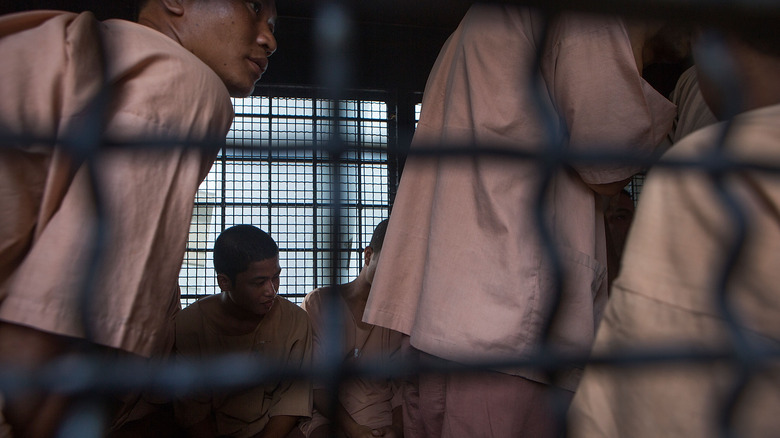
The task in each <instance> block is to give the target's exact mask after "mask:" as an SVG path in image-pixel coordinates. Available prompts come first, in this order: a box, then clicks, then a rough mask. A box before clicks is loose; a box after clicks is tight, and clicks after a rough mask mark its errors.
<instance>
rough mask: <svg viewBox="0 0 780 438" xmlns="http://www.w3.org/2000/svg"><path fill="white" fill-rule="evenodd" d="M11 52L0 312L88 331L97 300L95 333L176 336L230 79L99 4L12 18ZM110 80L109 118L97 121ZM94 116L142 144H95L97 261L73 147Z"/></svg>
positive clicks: (130, 347) (4, 111) (4, 86)
mask: <svg viewBox="0 0 780 438" xmlns="http://www.w3.org/2000/svg"><path fill="white" fill-rule="evenodd" d="M0 59H2V62H0V78H2V80H0V96H2V99H1V100H0V137H3V139H2V140H0V142H2V144H1V145H0V205H3V211H4V213H3V214H2V215H0V300H1V301H0V319H2V320H3V321H5V322H10V323H15V324H21V325H25V326H29V327H33V328H35V329H38V330H42V331H46V332H51V333H55V334H60V335H65V336H73V337H83V336H84V335H85V331H84V328H83V325H82V317H81V312H86V318H84V319H85V320H86V321H87V322H88V324H89V325H90V326H91V329H92V335H93V338H92V339H91V340H92V341H94V342H97V343H99V344H103V345H107V346H110V347H115V348H121V349H124V350H127V351H130V352H133V353H136V354H139V355H150V354H153V353H155V352H156V351H159V350H162V349H164V348H165V346H166V345H168V346H170V344H172V339H173V322H172V316H173V312H174V311H175V310H177V309H178V308H179V304H178V288H177V285H176V284H177V278H178V273H179V270H180V268H181V262H182V258H183V255H184V250H185V245H186V241H187V233H188V230H189V223H190V220H191V216H192V206H193V199H194V197H195V192H196V190H197V188H198V185H199V184H200V182H201V180H202V179H203V178H204V177H205V176H206V174H207V173H208V170H209V168H210V167H211V163H212V161H213V159H214V157H215V154H216V152H217V151H218V149H219V147H220V145H221V144H224V137H225V135H226V133H227V130H228V128H229V127H230V122H231V119H232V115H233V112H232V107H231V103H230V99H229V96H228V92H227V89H226V88H225V86H224V85H223V83H222V81H221V80H220V79H219V77H218V76H217V75H216V74H215V73H214V72H213V71H212V70H210V69H209V68H208V67H207V66H206V65H205V64H204V63H202V62H201V61H200V60H199V59H198V58H196V57H195V56H194V55H193V54H191V53H189V52H188V51H187V50H185V49H184V48H182V47H181V46H180V45H179V44H178V43H176V42H175V41H174V40H173V39H171V38H169V37H167V36H165V35H163V34H162V33H160V32H158V31H155V30H153V29H151V28H148V27H145V26H141V25H138V24H135V23H131V22H127V21H121V20H108V21H105V22H98V21H96V20H95V19H94V17H93V16H92V15H91V14H90V13H83V14H80V15H76V14H72V13H60V12H51V11H44V12H30V13H21V14H14V15H8V16H4V17H0ZM103 83H105V84H106V85H107V86H108V92H109V94H108V101H107V104H106V107H105V108H102V109H100V110H99V111H98V115H99V116H101V117H102V120H100V119H94V118H91V119H90V117H89V116H88V114H89V108H90V105H92V102H93V100H94V99H95V96H96V95H97V93H98V91H99V89H100V87H101V85H103ZM92 123H102V124H103V128H102V129H101V130H99V131H98V132H101V133H102V135H103V139H104V140H106V141H107V142H122V143H127V144H129V145H130V147H129V148H126V149H122V150H118V149H112V150H107V149H105V148H104V149H102V150H101V152H100V153H99V154H98V155H97V156H95V162H94V163H95V166H96V175H95V178H96V186H97V188H98V189H99V196H100V198H101V200H102V203H101V205H102V214H103V215H104V217H105V219H106V223H105V225H106V228H105V232H106V235H105V241H104V245H105V248H104V252H103V253H102V254H101V256H100V257H99V259H98V260H96V261H93V260H91V257H92V248H93V245H94V237H95V233H96V229H97V224H96V221H95V218H94V216H95V212H94V208H93V203H92V199H91V196H92V193H91V189H90V185H89V174H88V169H87V167H86V165H83V164H81V163H80V162H78V161H77V160H76V159H73V158H72V157H70V156H69V154H68V152H67V150H66V147H65V146H66V143H67V142H68V141H69V140H71V141H76V142H80V141H81V140H83V138H80V137H79V136H84V135H85V134H86V133H88V132H89V131H88V126H90V124H92ZM9 136H10V137H13V136H17V137H19V136H21V137H23V138H16V139H13V138H9ZM24 137H27V138H24ZM30 137H34V138H36V139H39V140H40V141H35V142H33V141H31V140H30ZM163 139H168V140H175V142H174V144H178V145H197V146H203V142H204V141H205V142H208V143H209V145H208V147H205V148H201V149H197V148H191V149H185V148H182V147H162V146H161V145H160V142H161V140H163ZM147 140H151V142H150V143H148V144H147V146H149V147H141V146H140V145H139V143H140V142H145V141H147ZM47 141H48V142H47ZM81 144H83V142H82V143H81ZM90 272H91V273H94V274H96V275H97V277H96V279H95V283H94V291H95V294H94V296H93V297H92V299H91V300H90V304H89V305H88V306H86V307H84V306H80V303H79V294H80V292H81V291H82V289H83V288H84V287H85V284H84V281H85V279H86V278H88V274H89V273H90Z"/></svg>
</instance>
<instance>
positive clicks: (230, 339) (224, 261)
mask: <svg viewBox="0 0 780 438" xmlns="http://www.w3.org/2000/svg"><path fill="white" fill-rule="evenodd" d="M214 270H215V271H216V272H217V283H218V284H219V288H220V289H221V291H222V292H221V293H220V294H219V295H211V296H208V297H206V298H202V299H200V300H198V301H196V302H195V303H193V304H192V305H190V306H188V307H187V308H186V309H184V310H182V311H181V312H180V313H179V314H178V315H177V317H176V348H175V350H176V358H177V360H179V361H183V362H187V361H192V360H195V361H197V360H202V359H206V358H209V357H214V356H218V355H226V354H234V355H241V356H245V357H247V358H258V359H261V360H264V361H268V362H270V363H273V364H278V365H284V366H285V367H286V368H289V369H291V370H292V369H301V368H303V367H307V366H309V365H310V364H311V350H312V336H311V324H310V323H309V318H308V316H307V315H306V312H305V311H303V309H301V308H300V307H298V306H296V305H295V304H294V303H291V302H290V301H288V300H287V299H285V298H284V297H280V296H278V295H277V291H278V290H279V283H280V281H281V280H280V276H281V273H282V268H281V267H280V266H279V247H278V246H277V245H276V242H274V240H273V239H272V238H271V236H269V235H268V234H267V233H265V232H264V231H262V230H261V229H259V228H257V227H255V226H252V225H236V226H234V227H230V228H228V229H227V230H225V231H223V232H222V234H220V235H219V237H218V238H217V240H216V242H215V243H214ZM224 372H225V373H230V370H229V369H228V370H224ZM175 407H176V409H175V411H176V419H177V421H178V422H179V424H180V425H181V426H182V427H183V428H184V429H185V430H186V431H187V436H189V437H193V438H196V437H203V438H210V437H215V436H219V437H235V438H253V437H259V438H282V437H285V436H287V434H288V433H289V432H290V431H291V430H293V428H294V427H295V424H296V422H297V421H298V420H299V418H301V417H309V416H310V415H311V409H312V390H311V383H310V382H308V381H305V380H273V381H266V382H263V383H262V384H261V385H257V386H254V387H251V388H237V389H232V390H229V391H227V390H223V389H219V388H217V389H213V390H210V391H204V392H202V393H197V394H189V395H183V396H181V397H179V398H178V399H177V401H176V404H175Z"/></svg>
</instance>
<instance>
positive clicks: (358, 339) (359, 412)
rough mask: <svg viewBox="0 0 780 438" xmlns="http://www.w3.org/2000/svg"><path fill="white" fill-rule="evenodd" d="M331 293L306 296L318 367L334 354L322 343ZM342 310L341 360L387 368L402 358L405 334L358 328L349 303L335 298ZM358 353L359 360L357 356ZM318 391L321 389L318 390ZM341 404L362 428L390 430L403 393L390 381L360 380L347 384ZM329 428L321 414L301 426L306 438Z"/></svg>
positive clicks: (320, 291) (341, 393) (341, 391)
mask: <svg viewBox="0 0 780 438" xmlns="http://www.w3.org/2000/svg"><path fill="white" fill-rule="evenodd" d="M330 291H331V289H327V288H325V289H315V290H313V291H312V292H310V293H309V294H308V295H306V298H305V299H304V302H303V305H302V306H301V307H303V308H304V309H305V310H306V312H307V313H308V314H309V318H310V319H311V321H312V333H313V339H314V342H313V344H314V364H315V366H316V364H317V363H318V361H320V360H322V358H324V357H325V356H329V355H330V353H329V352H328V351H325V348H326V347H327V346H326V345H323V340H322V339H321V336H322V332H323V330H324V329H325V325H326V324H328V322H329V321H330V320H329V318H330V317H332V315H327V314H325V313H324V312H325V310H326V309H327V305H326V304H327V302H325V301H324V300H326V299H327V296H326V294H328V293H330ZM333 298H334V299H336V300H338V305H339V306H340V307H341V314H342V317H343V320H342V321H341V322H342V324H343V327H344V333H343V337H342V343H343V347H344V348H343V350H342V351H340V352H339V357H343V358H344V359H345V361H354V362H353V363H354V364H360V363H361V362H366V361H368V362H369V363H376V362H377V361H381V363H383V364H387V363H389V362H393V361H395V360H397V359H398V357H399V355H400V354H401V333H399V332H396V331H393V330H390V329H387V328H384V327H377V326H370V325H368V324H365V323H363V322H360V323H359V324H358V322H357V321H355V319H354V317H353V316H352V312H351V311H350V310H349V308H348V307H347V303H346V302H344V299H343V298H342V297H341V295H340V294H339V295H337V296H333ZM355 350H357V357H356V355H355ZM315 389H319V388H317V387H316V386H315ZM339 401H340V402H341V404H342V406H344V409H346V410H347V412H349V415H350V416H351V417H352V419H353V420H355V421H356V422H357V423H358V424H361V425H363V426H368V427H371V428H378V427H382V426H390V425H392V424H393V409H394V408H396V407H398V406H401V402H402V395H401V390H400V388H399V387H398V385H396V384H395V382H392V381H390V380H369V379H363V378H356V379H352V380H350V381H347V382H344V384H342V386H341V387H340V388H339ZM324 424H328V420H327V419H326V418H325V417H323V416H322V415H321V414H320V413H319V412H317V411H314V413H313V415H312V419H311V421H308V422H306V423H304V424H302V425H301V430H302V431H303V432H304V434H305V435H306V436H309V435H310V434H311V432H312V431H313V430H314V429H316V428H317V427H319V426H322V425H324Z"/></svg>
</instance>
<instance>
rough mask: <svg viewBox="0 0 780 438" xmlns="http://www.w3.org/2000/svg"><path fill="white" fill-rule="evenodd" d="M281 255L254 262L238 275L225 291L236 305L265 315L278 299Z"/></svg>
mask: <svg viewBox="0 0 780 438" xmlns="http://www.w3.org/2000/svg"><path fill="white" fill-rule="evenodd" d="M281 273H282V268H281V267H279V257H272V258H270V259H265V260H262V261H259V262H252V263H250V264H249V268H247V270H246V271H244V272H241V273H239V274H238V275H236V281H235V282H234V283H233V284H232V287H231V288H230V290H229V291H224V292H225V294H226V295H227V296H228V298H229V299H230V300H231V301H233V302H234V303H235V304H236V305H238V306H239V307H241V308H242V309H244V310H246V311H247V312H250V313H252V314H254V315H257V316H264V315H265V314H267V313H268V312H269V311H270V310H271V307H273V304H274V301H275V300H276V293H277V292H278V291H279V276H280V275H281Z"/></svg>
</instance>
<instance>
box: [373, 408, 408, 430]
mask: <svg viewBox="0 0 780 438" xmlns="http://www.w3.org/2000/svg"><path fill="white" fill-rule="evenodd" d="M373 436H383V437H385V438H403V436H404V414H403V408H402V407H401V406H396V407H395V408H393V424H392V425H390V426H384V427H380V428H379V429H374V432H373Z"/></svg>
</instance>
